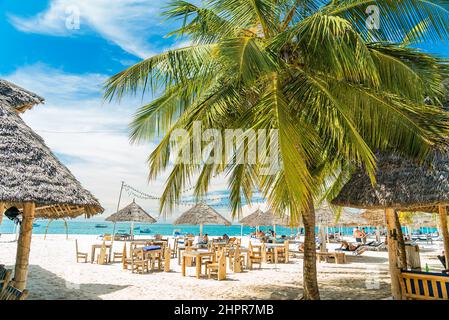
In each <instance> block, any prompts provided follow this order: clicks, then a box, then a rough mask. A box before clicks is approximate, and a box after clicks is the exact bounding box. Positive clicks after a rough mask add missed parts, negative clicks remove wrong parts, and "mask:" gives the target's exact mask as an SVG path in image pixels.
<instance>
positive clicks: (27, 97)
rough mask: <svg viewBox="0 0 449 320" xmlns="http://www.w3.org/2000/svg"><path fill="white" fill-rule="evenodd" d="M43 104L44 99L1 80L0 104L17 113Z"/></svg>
mask: <svg viewBox="0 0 449 320" xmlns="http://www.w3.org/2000/svg"><path fill="white" fill-rule="evenodd" d="M43 102H44V98H42V97H39V96H38V95H37V94H35V93H33V92H30V91H28V90H25V89H23V88H21V87H19V86H17V85H15V84H13V83H11V82H9V81H6V80H2V79H0V104H6V105H9V106H10V107H12V108H14V109H16V111H17V112H19V113H22V112H25V111H26V110H28V109H31V108H32V107H33V106H34V105H36V104H40V103H43Z"/></svg>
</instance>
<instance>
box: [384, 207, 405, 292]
mask: <svg viewBox="0 0 449 320" xmlns="http://www.w3.org/2000/svg"><path fill="white" fill-rule="evenodd" d="M385 217H386V221H387V232H388V260H389V265H390V277H391V294H392V295H393V299H394V300H402V290H401V284H400V282H399V281H400V280H399V275H400V273H401V271H400V269H399V267H398V241H397V237H398V232H397V229H396V223H395V220H396V218H395V210H394V209H392V208H387V209H385Z"/></svg>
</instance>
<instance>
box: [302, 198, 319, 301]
mask: <svg viewBox="0 0 449 320" xmlns="http://www.w3.org/2000/svg"><path fill="white" fill-rule="evenodd" d="M302 219H303V223H304V232H305V236H304V266H303V286H304V299H305V300H320V292H319V290H318V280H317V271H316V246H315V208H314V206H313V202H312V201H310V202H309V209H308V210H307V212H304V213H303V215H302Z"/></svg>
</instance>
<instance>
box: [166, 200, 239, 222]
mask: <svg viewBox="0 0 449 320" xmlns="http://www.w3.org/2000/svg"><path fill="white" fill-rule="evenodd" d="M173 224H174V225H181V224H191V225H201V224H212V225H218V224H224V225H226V226H230V225H231V222H229V221H228V220H227V219H226V218H224V217H223V216H222V215H221V214H219V213H218V212H217V211H215V209H213V208H211V207H210V206H208V205H207V204H205V203H202V202H200V203H197V204H196V205H195V206H194V207H192V208H190V209H189V210H187V211H186V212H184V213H183V214H182V215H181V216H180V217H179V218H178V219H176V220H175V222H173Z"/></svg>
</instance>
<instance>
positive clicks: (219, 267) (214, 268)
mask: <svg viewBox="0 0 449 320" xmlns="http://www.w3.org/2000/svg"><path fill="white" fill-rule="evenodd" d="M215 257H216V262H207V263H206V274H207V276H208V277H209V279H210V278H211V277H212V274H216V275H217V280H219V281H220V280H225V279H226V255H225V253H224V250H223V249H220V250H219V251H217V253H216V255H215Z"/></svg>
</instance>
